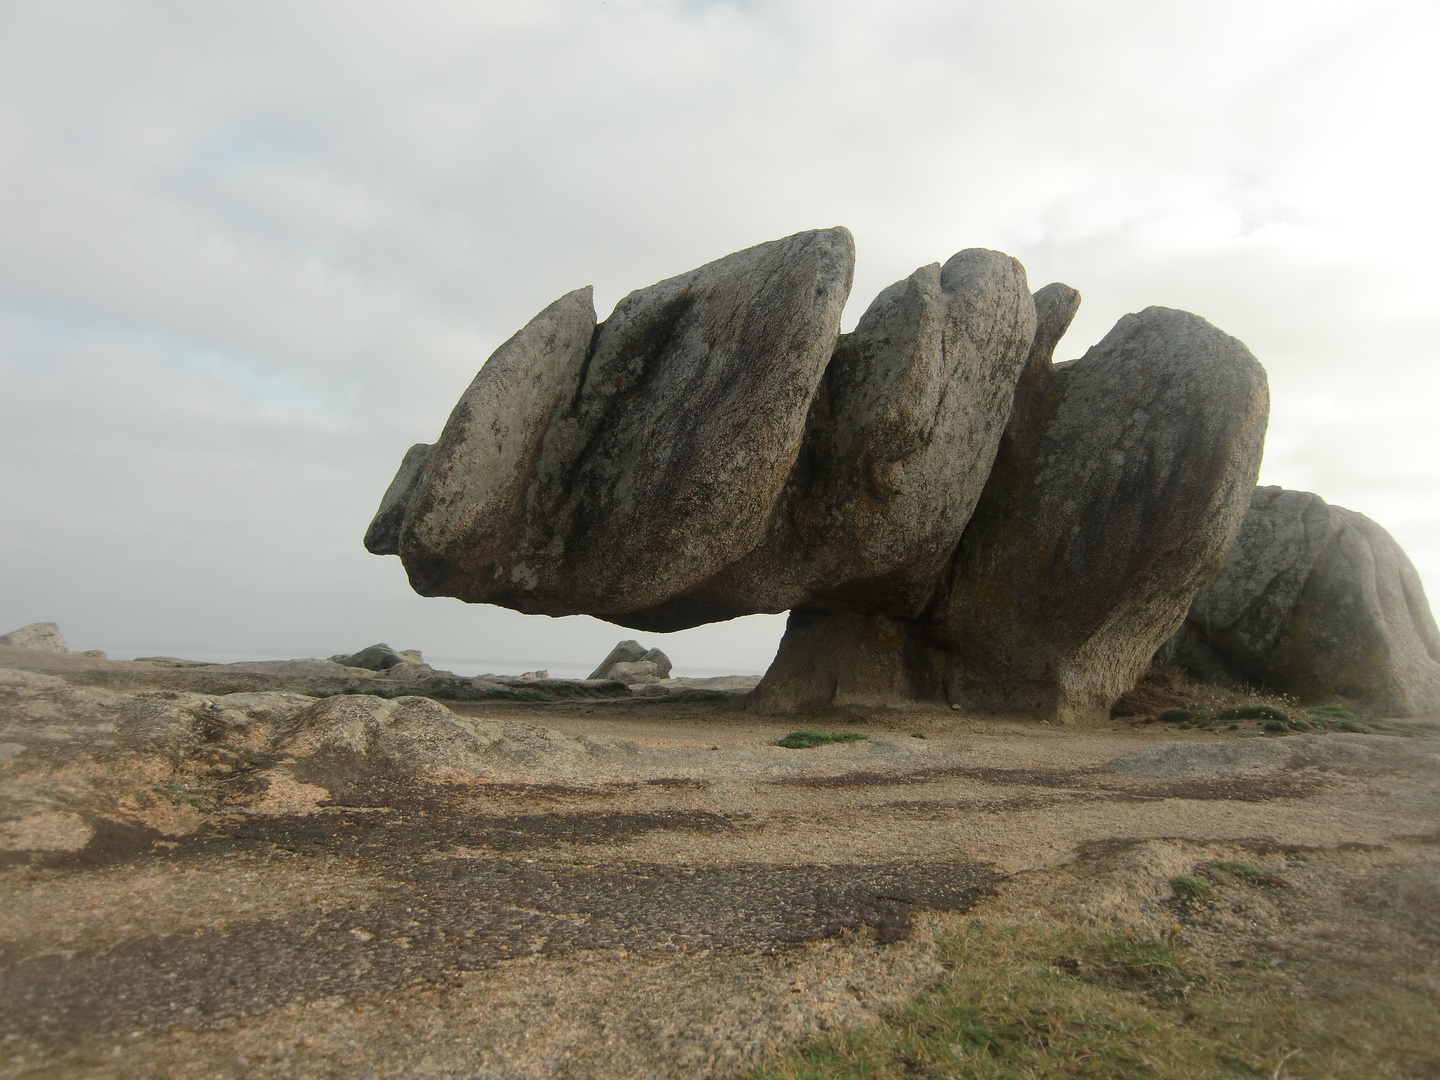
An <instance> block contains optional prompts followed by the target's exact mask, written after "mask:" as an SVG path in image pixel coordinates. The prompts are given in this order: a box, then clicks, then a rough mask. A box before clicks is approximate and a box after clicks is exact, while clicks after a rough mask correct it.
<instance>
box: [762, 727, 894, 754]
mask: <svg viewBox="0 0 1440 1080" xmlns="http://www.w3.org/2000/svg"><path fill="white" fill-rule="evenodd" d="M869 737H870V736H868V735H862V734H860V732H858V731H792V732H791V733H790V734H789V735H786V736H785V737H784V738H783V739H781V740H780V741H779V742H777V743H776V744H775V745H776V746H783V747H785V749H787V750H809V749H810V748H811V747H812V746H825V745H827V744H829V743H843V742H861V741H863V740H865V739H868V738H869Z"/></svg>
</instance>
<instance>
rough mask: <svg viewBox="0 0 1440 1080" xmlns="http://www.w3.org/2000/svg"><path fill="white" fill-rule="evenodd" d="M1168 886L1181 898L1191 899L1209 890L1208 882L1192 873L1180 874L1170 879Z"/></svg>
mask: <svg viewBox="0 0 1440 1080" xmlns="http://www.w3.org/2000/svg"><path fill="white" fill-rule="evenodd" d="M1170 888H1172V889H1174V890H1175V895H1176V896H1178V897H1180V898H1181V899H1183V900H1192V899H1194V898H1195V897H1198V896H1204V895H1205V894H1206V893H1208V892H1209V891H1210V882H1208V881H1206V880H1205V879H1204V878H1203V877H1197V876H1195V875H1194V874H1180V875H1179V876H1178V877H1172V878H1171V879H1170Z"/></svg>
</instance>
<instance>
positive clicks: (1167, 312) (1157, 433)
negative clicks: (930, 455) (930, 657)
mask: <svg viewBox="0 0 1440 1080" xmlns="http://www.w3.org/2000/svg"><path fill="white" fill-rule="evenodd" d="M1071 292H1073V290H1070V291H1069V292H1060V291H1058V290H1057V291H1056V292H1055V293H1053V294H1051V295H1050V296H1049V297H1042V298H1041V301H1042V302H1041V305H1040V306H1041V307H1043V308H1045V309H1046V310H1045V314H1043V315H1042V316H1041V319H1040V322H1041V323H1042V325H1047V330H1046V332H1045V333H1044V334H1043V335H1040V338H1041V349H1042V350H1043V348H1044V347H1045V345H1046V343H1049V347H1050V348H1053V340H1051V339H1052V338H1055V339H1058V336H1059V334H1058V333H1056V330H1057V329H1058V328H1059V325H1060V322H1061V321H1062V319H1063V322H1065V323H1068V322H1069V317H1068V316H1067V315H1066V312H1067V311H1068V312H1069V313H1070V314H1072V315H1073V311H1074V306H1075V299H1074V298H1073V297H1072V296H1071V295H1070V293H1071ZM1052 312H1054V313H1055V314H1052ZM1052 320H1053V322H1052ZM1268 414H1269V392H1268V388H1267V382H1266V378H1265V372H1264V369H1263V368H1262V367H1261V366H1260V364H1259V363H1258V362H1257V361H1256V360H1255V358H1254V357H1253V356H1251V355H1250V352H1249V350H1248V349H1246V348H1245V346H1244V345H1243V344H1241V343H1240V342H1239V341H1237V340H1236V339H1234V338H1232V337H1230V336H1229V335H1227V334H1224V333H1222V332H1221V331H1219V330H1217V329H1216V328H1215V327H1214V326H1212V325H1210V324H1209V323H1208V322H1206V321H1205V320H1204V319H1201V318H1199V317H1197V316H1195V315H1191V314H1188V313H1186V312H1183V311H1175V310H1172V309H1168V308H1158V307H1152V308H1147V309H1146V310H1144V311H1143V312H1140V313H1139V314H1138V315H1127V316H1125V318H1123V319H1121V320H1120V322H1119V323H1118V324H1116V326H1115V328H1114V329H1113V330H1111V332H1110V333H1109V334H1108V335H1106V337H1105V339H1104V340H1103V341H1101V342H1100V343H1099V344H1098V345H1096V346H1095V347H1094V348H1092V349H1091V350H1090V351H1089V352H1087V353H1086V354H1085V356H1084V357H1083V358H1082V359H1080V360H1077V361H1074V362H1072V363H1067V364H1061V365H1058V366H1052V365H1051V364H1050V360H1049V357H1048V356H1047V355H1044V353H1043V352H1037V353H1036V354H1035V355H1033V356H1032V358H1031V361H1030V363H1029V364H1028V365H1027V368H1026V371H1025V373H1024V376H1023V378H1022V381H1021V385H1020V389H1019V391H1018V392H1017V399H1016V407H1015V415H1014V416H1013V418H1012V420H1011V423H1010V427H1009V429H1008V430H1007V431H1006V434H1005V438H1004V439H1003V440H1002V443H1001V449H1000V453H999V456H998V457H997V459H996V463H995V469H994V471H993V472H992V473H991V476H990V480H989V482H988V483H987V485H986V488H985V494H984V495H983V496H982V497H981V499H980V503H979V506H978V507H977V508H976V511H975V515H974V517H973V518H972V519H971V521H970V524H969V526H968V527H967V528H966V530H965V536H964V538H963V539H962V540H961V543H960V547H959V549H958V551H957V552H956V555H955V560H954V563H953V564H952V567H951V570H950V575H949V579H948V581H947V582H946V583H945V585H944V586H943V591H942V593H941V595H940V597H939V600H938V602H937V604H936V606H935V608H934V610H933V612H932V619H933V623H932V634H933V637H934V640H935V641H936V642H937V643H938V644H940V645H942V646H944V648H945V649H946V651H947V653H948V656H947V669H948V670H947V672H946V676H945V682H946V692H947V695H948V697H949V699H950V700H951V701H952V702H953V703H956V704H960V705H963V706H966V707H972V708H987V709H1003V710H1012V709H1013V710H1017V711H1025V712H1029V713H1032V714H1038V715H1041V716H1048V717H1051V718H1054V719H1057V720H1060V721H1062V722H1063V721H1069V720H1077V719H1083V718H1101V717H1104V716H1105V715H1106V714H1107V713H1108V711H1109V708H1110V706H1111V705H1112V704H1113V703H1114V701H1115V699H1116V698H1118V697H1119V695H1120V694H1121V693H1123V692H1124V691H1126V690H1128V689H1129V688H1130V687H1131V686H1133V685H1134V682H1135V680H1136V678H1138V676H1139V674H1140V672H1141V671H1142V670H1144V668H1145V666H1146V664H1148V663H1149V661H1150V658H1151V657H1152V656H1153V654H1154V652H1155V649H1156V648H1157V647H1158V646H1159V644H1160V643H1162V642H1163V641H1164V640H1165V639H1166V638H1167V637H1169V636H1170V635H1171V634H1172V633H1173V632H1174V630H1175V627H1176V626H1177V625H1178V624H1179V623H1180V621H1181V620H1182V619H1183V618H1184V616H1185V612H1186V610H1187V609H1188V608H1189V604H1190V600H1191V599H1192V598H1193V597H1194V595H1195V593H1196V591H1198V590H1199V588H1200V587H1201V586H1202V585H1204V584H1205V582H1206V581H1208V580H1209V579H1210V578H1211V577H1213V576H1214V575H1215V573H1216V572H1217V571H1218V570H1219V568H1220V566H1221V565H1222V563H1223V562H1224V559H1225V556H1226V555H1227V554H1228V552H1229V549H1230V546H1231V544H1232V543H1233V542H1234V539H1235V536H1236V535H1237V533H1238V532H1239V529H1240V525H1241V522H1242V520H1243V519H1244V515H1245V510H1246V507H1247V506H1248V503H1249V497H1250V492H1251V491H1252V490H1253V488H1254V485H1255V477H1256V475H1257V473H1258V471H1259V468H1260V456H1261V451H1262V448H1263V445H1264V437H1265V426H1266V421H1267V418H1268Z"/></svg>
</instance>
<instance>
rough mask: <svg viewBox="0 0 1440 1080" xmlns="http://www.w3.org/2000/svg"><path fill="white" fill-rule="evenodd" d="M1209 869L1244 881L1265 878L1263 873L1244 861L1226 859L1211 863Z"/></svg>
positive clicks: (1252, 864)
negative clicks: (1232, 875)
mask: <svg viewBox="0 0 1440 1080" xmlns="http://www.w3.org/2000/svg"><path fill="white" fill-rule="evenodd" d="M1210 869H1212V870H1218V871H1220V872H1221V873H1222V874H1234V875H1235V876H1236V877H1238V878H1241V879H1243V880H1245V881H1253V880H1254V879H1256V878H1262V877H1264V876H1265V871H1264V870H1262V869H1261V868H1260V867H1258V866H1256V865H1255V864H1254V863H1252V862H1246V861H1245V860H1244V859H1226V860H1224V861H1223V862H1213V863H1211V864H1210Z"/></svg>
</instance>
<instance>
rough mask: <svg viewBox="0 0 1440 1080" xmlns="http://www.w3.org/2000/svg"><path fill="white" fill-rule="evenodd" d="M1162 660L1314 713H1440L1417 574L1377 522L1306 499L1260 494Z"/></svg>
mask: <svg viewBox="0 0 1440 1080" xmlns="http://www.w3.org/2000/svg"><path fill="white" fill-rule="evenodd" d="M1161 659H1164V660H1169V661H1171V662H1175V663H1178V664H1180V665H1181V666H1182V667H1184V668H1185V669H1186V670H1188V671H1189V672H1190V673H1191V674H1193V675H1194V676H1196V677H1198V678H1202V679H1208V680H1210V681H1213V682H1220V683H1227V684H1233V683H1251V684H1254V685H1259V686H1266V687H1270V688H1272V689H1275V690H1279V691H1282V692H1285V693H1289V694H1294V695H1295V696H1297V697H1299V698H1300V699H1301V700H1302V701H1305V702H1323V701H1326V700H1328V699H1330V698H1333V697H1340V698H1342V699H1346V700H1348V701H1350V702H1351V703H1353V704H1361V705H1364V706H1366V707H1368V708H1371V709H1374V710H1376V711H1379V712H1382V713H1387V714H1389V715H1394V716H1427V715H1435V714H1440V631H1437V629H1436V624H1435V616H1434V615H1433V614H1432V613H1431V610H1430V604H1429V601H1428V600H1427V599H1426V596H1425V588H1424V586H1423V585H1422V584H1421V581H1420V576H1419V574H1417V573H1416V571H1415V567H1414V566H1413V565H1412V564H1411V562H1410V560H1409V559H1408V558H1407V557H1406V555H1405V552H1404V551H1403V550H1401V548H1400V545H1399V544H1397V543H1396V542H1395V540H1394V538H1393V537H1392V536H1391V535H1390V534H1389V533H1388V532H1386V531H1385V530H1384V529H1383V528H1381V527H1380V526H1379V525H1377V524H1376V523H1375V522H1373V521H1371V520H1370V519H1369V518H1367V517H1366V516H1365V515H1363V514H1357V513H1355V512H1354V511H1352V510H1346V509H1345V508H1343V507H1339V506H1331V505H1330V504H1329V503H1327V502H1325V500H1324V499H1322V498H1320V497H1319V496H1318V495H1313V494H1311V493H1310V492H1308V491H1287V490H1285V489H1283V488H1279V487H1262V488H1257V489H1256V490H1255V492H1254V494H1253V496H1252V497H1251V500H1250V506H1249V510H1248V512H1247V513H1246V515H1245V521H1244V525H1243V526H1242V528H1241V530H1240V535H1239V539H1238V540H1237V541H1236V543H1235V547H1234V550H1233V551H1231V553H1230V557H1229V558H1228V559H1227V560H1226V562H1225V565H1224V568H1223V569H1222V570H1221V571H1220V573H1219V575H1218V576H1217V577H1216V578H1215V579H1214V580H1213V581H1211V582H1210V583H1209V584H1208V585H1206V586H1205V587H1204V588H1203V589H1201V590H1200V592H1199V594H1198V595H1197V596H1196V597H1195V600H1194V602H1193V603H1192V604H1191V606H1190V611H1189V614H1188V616H1187V617H1186V620H1185V623H1184V625H1183V626H1182V627H1181V628H1180V630H1179V631H1178V632H1177V633H1176V635H1175V636H1174V637H1173V638H1172V639H1171V640H1170V641H1168V642H1166V643H1165V646H1164V648H1163V649H1162V650H1161Z"/></svg>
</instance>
